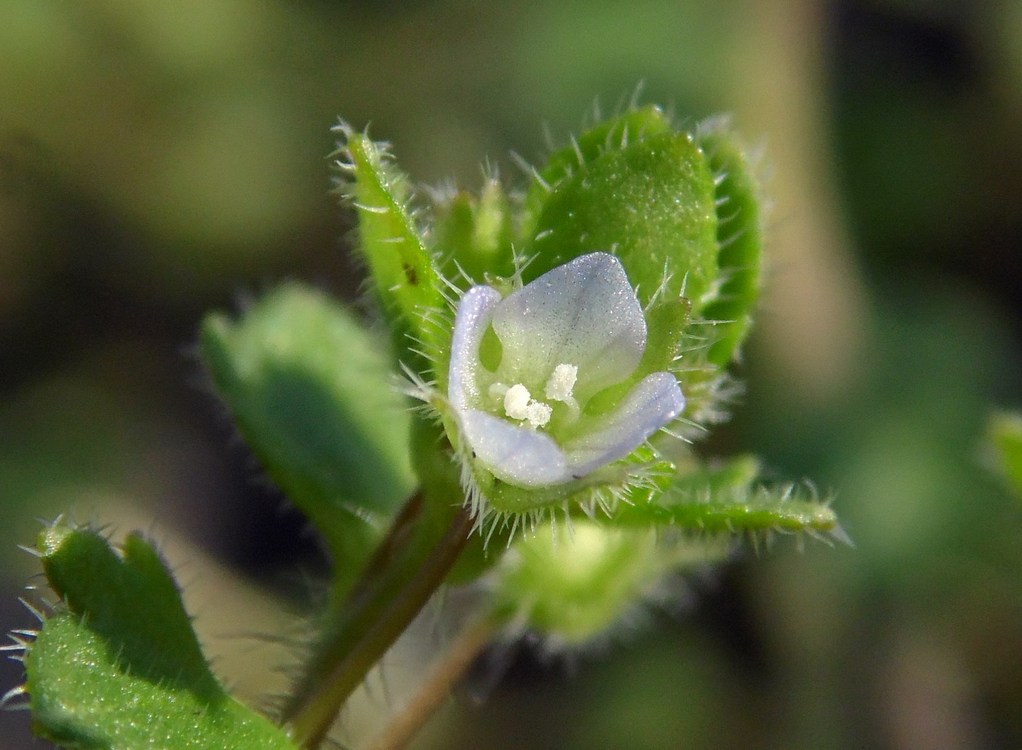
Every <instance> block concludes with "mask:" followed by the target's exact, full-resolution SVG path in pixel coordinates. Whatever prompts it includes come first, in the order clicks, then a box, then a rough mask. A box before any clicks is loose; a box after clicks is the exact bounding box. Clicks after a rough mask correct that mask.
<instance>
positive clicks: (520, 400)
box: [489, 364, 578, 429]
mask: <svg viewBox="0 0 1022 750" xmlns="http://www.w3.org/2000/svg"><path fill="white" fill-rule="evenodd" d="M577 379H578V367H576V366H575V365H568V364H560V365H557V367H555V368H554V371H553V372H552V373H551V374H550V378H549V379H548V380H547V383H546V387H545V388H544V389H543V392H544V394H545V395H546V398H547V399H548V400H550V401H559V402H561V403H562V404H566V405H567V406H568V407H569V408H570V409H571V413H572V416H573V417H576V416H578V403H577V402H576V401H575V398H574V396H572V391H573V390H574V388H575V381H576V380H577ZM489 393H490V398H492V399H493V400H494V401H497V402H503V406H504V414H506V415H507V416H508V417H509V418H510V419H517V420H519V421H522V422H528V423H529V427H531V428H533V429H536V428H538V427H545V426H546V425H547V424H548V423H549V422H550V417H551V415H552V414H553V411H554V410H553V408H552V407H551V406H550V405H549V404H546V403H544V402H542V401H537V400H536V399H534V398H533V397H532V394H531V393H530V392H529V389H528V388H526V387H525V385H524V384H522V383H515V384H514V385H512V386H510V387H508V386H506V385H504V384H503V383H494V384H493V385H491V386H490V389H489Z"/></svg>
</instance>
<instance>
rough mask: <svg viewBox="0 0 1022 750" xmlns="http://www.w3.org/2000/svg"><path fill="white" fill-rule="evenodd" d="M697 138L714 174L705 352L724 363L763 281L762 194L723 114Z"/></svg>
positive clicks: (736, 343) (744, 326)
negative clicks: (709, 325) (713, 257)
mask: <svg viewBox="0 0 1022 750" xmlns="http://www.w3.org/2000/svg"><path fill="white" fill-rule="evenodd" d="M697 142H698V143H699V146H700V147H701V148H702V150H703V153H705V154H706V158H707V159H708V160H709V165H710V171H711V172H712V173H713V174H714V175H716V179H717V185H716V192H715V202H716V206H717V245H718V247H719V248H720V254H719V255H718V257H717V263H718V265H719V266H720V281H719V288H718V290H717V292H716V295H715V299H714V300H713V301H712V302H711V303H710V304H708V305H707V306H706V308H705V309H704V310H703V315H704V316H705V317H706V318H707V319H708V320H712V321H714V337H713V338H714V341H713V344H712V345H711V347H710V351H709V354H708V358H709V360H710V361H711V362H713V363H714V364H717V365H726V364H727V363H728V362H730V361H731V359H732V358H733V357H734V356H735V355H736V354H737V352H738V348H739V346H740V345H741V343H742V341H744V340H745V336H746V334H747V333H748V332H749V328H750V327H751V325H752V313H753V312H754V311H755V309H756V302H757V300H758V298H759V288H760V281H761V274H760V270H761V269H760V265H761V262H762V261H761V258H760V253H761V251H762V246H763V226H762V221H763V220H762V208H761V206H762V197H761V196H760V194H759V184H758V183H757V181H756V180H755V177H754V175H753V172H752V165H751V164H750V163H749V156H748V153H747V151H746V149H744V148H742V145H741V144H740V142H739V141H738V140H737V138H736V136H735V134H734V133H733V132H732V131H731V130H730V129H729V128H728V126H727V122H726V120H720V119H718V120H711V121H710V122H707V123H705V124H704V125H703V126H702V127H701V128H700V130H699V133H698V134H697Z"/></svg>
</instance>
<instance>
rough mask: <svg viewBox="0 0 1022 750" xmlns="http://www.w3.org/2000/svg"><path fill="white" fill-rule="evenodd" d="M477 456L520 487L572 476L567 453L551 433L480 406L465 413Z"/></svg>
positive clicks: (463, 420) (465, 425) (543, 484)
mask: <svg viewBox="0 0 1022 750" xmlns="http://www.w3.org/2000/svg"><path fill="white" fill-rule="evenodd" d="M461 429H462V430H463V431H464V435H465V439H466V440H467V441H468V444H469V445H470V446H471V447H472V450H473V452H474V453H475V458H476V460H478V461H479V462H480V463H481V464H483V466H485V467H486V469H487V470H489V472H490V473H491V474H493V475H494V476H495V477H497V478H498V479H503V480H504V481H505V482H508V483H509V484H513V485H516V486H518V487H526V488H530V487H549V486H550V485H554V484H561V483H563V482H567V481H568V480H570V479H571V474H570V472H569V471H568V462H567V460H566V459H565V456H564V453H563V452H562V451H561V449H560V448H558V447H557V443H555V442H554V441H553V440H552V439H551V438H550V437H549V436H548V435H545V434H544V433H542V432H537V431H536V430H532V429H529V428H528V427H519V426H517V425H513V424H511V423H510V422H506V421H504V420H503V419H500V418H498V417H494V416H492V415H490V414H487V413H485V412H481V411H479V410H478V409H468V410H466V411H464V412H463V413H462V414H461Z"/></svg>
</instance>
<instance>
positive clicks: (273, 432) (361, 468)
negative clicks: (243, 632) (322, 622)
mask: <svg viewBox="0 0 1022 750" xmlns="http://www.w3.org/2000/svg"><path fill="white" fill-rule="evenodd" d="M200 343H201V352H202V356H203V358H204V360H205V361H206V364H207V366H208V367H209V371H210V375H211V376H212V379H213V384H214V385H215V387H216V390H217V392H218V393H219V394H220V396H221V397H222V398H223V399H224V401H225V402H226V403H227V406H228V407H229V408H230V410H231V413H232V414H233V416H234V418H235V420H236V422H237V425H238V429H239V430H240V431H241V433H242V435H243V436H244V438H245V440H246V442H247V443H248V445H249V446H250V447H251V449H252V451H253V453H255V455H256V456H257V457H258V458H259V460H260V461H261V463H262V464H263V466H264V468H265V469H266V471H267V473H268V474H269V475H270V476H271V477H272V478H273V480H274V481H275V482H276V483H277V484H278V485H279V486H280V488H281V489H282V490H283V491H284V492H285V494H286V495H287V496H288V498H289V499H290V500H291V501H292V502H294V504H295V505H297V506H298V507H299V508H300V509H301V510H302V511H303V512H304V513H305V514H306V515H307V516H308V517H309V518H310V519H311V520H312V522H313V524H315V526H316V527H317V529H318V530H319V531H320V532H321V533H322V534H323V536H324V537H325V538H326V540H327V542H328V544H329V545H330V550H331V552H332V554H333V555H334V562H335V565H336V571H335V576H336V579H335V580H336V586H337V590H338V591H342V590H344V589H346V588H347V586H348V584H350V582H351V580H352V578H353V577H354V576H355V575H356V574H357V573H358V570H359V569H360V568H361V566H362V564H363V563H364V561H365V558H366V556H367V555H368V553H369V551H370V549H371V548H372V545H373V544H374V543H375V541H376V539H377V538H378V536H379V535H378V531H377V528H376V527H377V525H379V524H378V522H382V521H384V520H386V519H387V518H388V517H389V516H390V514H391V513H392V511H393V510H394V509H395V508H397V507H398V506H399V505H400V503H401V502H402V501H403V500H404V499H405V498H406V497H408V495H409V494H411V492H412V490H413V488H414V485H415V482H414V478H413V475H412V469H411V459H410V455H409V446H408V441H409V430H410V421H409V415H408V412H407V406H406V404H405V403H404V401H403V399H402V397H401V396H400V395H399V394H398V393H397V391H396V389H395V388H394V387H393V385H392V381H391V377H392V376H391V370H390V366H389V363H388V360H387V357H386V354H385V347H384V346H382V345H381V342H380V341H379V340H377V339H375V338H374V337H373V336H372V335H371V334H370V333H369V332H368V331H366V330H365V329H363V328H362V327H361V326H360V325H359V324H358V323H356V322H355V320H354V319H353V318H352V316H351V314H350V313H349V312H347V311H346V310H345V309H344V308H343V307H341V306H339V305H336V304H334V303H333V302H332V301H330V300H329V299H328V298H327V297H325V296H324V295H322V294H320V293H318V292H315V291H312V290H310V289H307V288H305V287H302V286H299V285H294V284H293V285H287V286H284V287H281V288H280V289H278V290H276V291H275V292H273V293H272V294H270V295H268V296H267V297H266V298H264V299H263V300H261V301H260V302H259V303H257V304H256V306H255V307H253V308H252V309H251V310H249V311H248V312H247V313H246V314H245V315H244V316H243V317H242V319H241V320H240V321H238V322H236V323H235V322H231V321H230V320H229V319H228V318H227V317H226V316H224V315H221V314H213V315H211V316H209V317H208V318H207V319H206V320H205V322H204V323H203V326H202V335H201V342H200Z"/></svg>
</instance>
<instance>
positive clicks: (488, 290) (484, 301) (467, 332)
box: [447, 286, 501, 412]
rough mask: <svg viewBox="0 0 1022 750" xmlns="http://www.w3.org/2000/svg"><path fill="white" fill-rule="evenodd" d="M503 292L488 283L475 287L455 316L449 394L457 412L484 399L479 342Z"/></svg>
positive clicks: (461, 302) (468, 293)
mask: <svg viewBox="0 0 1022 750" xmlns="http://www.w3.org/2000/svg"><path fill="white" fill-rule="evenodd" d="M500 300H501V296H500V292H498V291H497V290H496V289H493V288H492V287H488V286H474V287H472V288H471V289H469V290H468V291H467V292H465V294H464V295H463V296H462V298H461V301H460V302H459V303H458V312H457V313H456V314H455V316H454V335H453V337H452V340H451V364H450V367H449V368H448V370H447V397H448V399H450V402H451V406H453V407H454V410H455V411H458V412H462V411H464V410H465V409H467V408H468V407H469V404H471V403H477V402H478V400H479V398H480V395H481V394H480V393H479V384H478V373H479V368H480V367H481V366H482V365H481V364H480V363H479V344H480V342H481V341H482V340H483V334H484V333H486V329H487V327H488V326H489V325H490V318H492V317H493V311H494V309H495V308H496V306H497V305H498V303H499V302H500Z"/></svg>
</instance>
